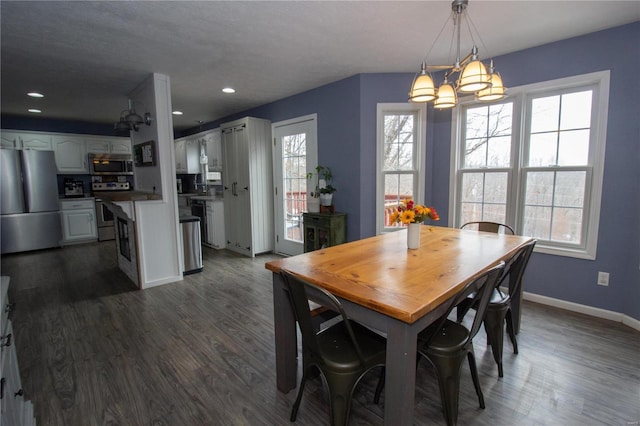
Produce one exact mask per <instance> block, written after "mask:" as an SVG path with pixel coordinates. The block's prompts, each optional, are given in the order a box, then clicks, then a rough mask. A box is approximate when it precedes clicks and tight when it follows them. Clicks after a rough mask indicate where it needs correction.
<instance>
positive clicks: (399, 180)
mask: <svg viewBox="0 0 640 426" xmlns="http://www.w3.org/2000/svg"><path fill="white" fill-rule="evenodd" d="M425 123H426V107H425V105H423V104H408V103H407V104H378V115H377V152H378V155H377V176H378V182H377V188H378V190H377V197H376V198H377V199H376V223H377V230H378V233H382V232H387V231H392V230H396V229H397V225H391V224H389V213H390V211H391V209H393V208H394V207H396V206H397V205H398V204H399V203H400V202H401V201H402V200H403V199H405V198H412V199H413V200H415V201H416V202H418V203H422V202H423V200H422V198H423V194H424V178H423V177H422V176H421V174H423V173H424V164H425V149H424V141H425Z"/></svg>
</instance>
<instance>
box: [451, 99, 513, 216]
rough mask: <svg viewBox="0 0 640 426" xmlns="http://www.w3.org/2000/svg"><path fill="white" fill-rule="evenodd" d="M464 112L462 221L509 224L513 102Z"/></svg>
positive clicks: (473, 108)
mask: <svg viewBox="0 0 640 426" xmlns="http://www.w3.org/2000/svg"><path fill="white" fill-rule="evenodd" d="M465 113H466V114H465V120H464V123H465V127H464V151H463V155H462V167H461V173H462V182H461V192H460V209H459V214H460V216H459V218H460V219H459V222H460V223H461V224H462V223H466V222H471V221H480V220H484V221H491V222H499V223H507V220H506V219H507V218H506V215H507V201H508V199H507V194H508V191H509V173H508V170H509V169H510V167H511V138H512V121H513V103H511V102H509V103H502V104H496V105H486V106H485V105H483V106H477V107H476V106H474V107H471V108H468V109H466V111H465Z"/></svg>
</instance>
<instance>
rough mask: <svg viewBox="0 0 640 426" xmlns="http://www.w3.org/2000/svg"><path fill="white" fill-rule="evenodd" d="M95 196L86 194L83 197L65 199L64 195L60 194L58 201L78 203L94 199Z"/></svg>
mask: <svg viewBox="0 0 640 426" xmlns="http://www.w3.org/2000/svg"><path fill="white" fill-rule="evenodd" d="M94 198H95V197H94V196H93V195H89V194H84V195H83V196H82V197H65V196H64V194H58V200H60V201H78V200H87V199H91V200H92V199H94Z"/></svg>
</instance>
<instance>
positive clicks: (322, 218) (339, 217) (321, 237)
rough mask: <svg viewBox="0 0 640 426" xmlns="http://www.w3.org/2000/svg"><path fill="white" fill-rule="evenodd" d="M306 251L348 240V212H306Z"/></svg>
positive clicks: (304, 217)
mask: <svg viewBox="0 0 640 426" xmlns="http://www.w3.org/2000/svg"><path fill="white" fill-rule="evenodd" d="M303 221H304V251H305V253H306V252H309V251H314V250H319V249H323V248H327V247H331V246H335V245H338V244H342V243H344V242H346V241H347V214H346V213H332V214H331V213H305V214H304V215H303Z"/></svg>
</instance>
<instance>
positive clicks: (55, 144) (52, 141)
mask: <svg viewBox="0 0 640 426" xmlns="http://www.w3.org/2000/svg"><path fill="white" fill-rule="evenodd" d="M0 139H1V142H2V148H4V149H39V150H43V151H54V152H55V157H56V165H57V166H58V174H78V175H81V174H89V164H88V163H87V154H128V155H131V153H132V149H131V139H129V138H121V137H109V136H93V135H75V134H64V133H50V134H49V133H37V132H21V131H19V130H17V131H16V130H10V131H4V130H2V131H1V132H0Z"/></svg>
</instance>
